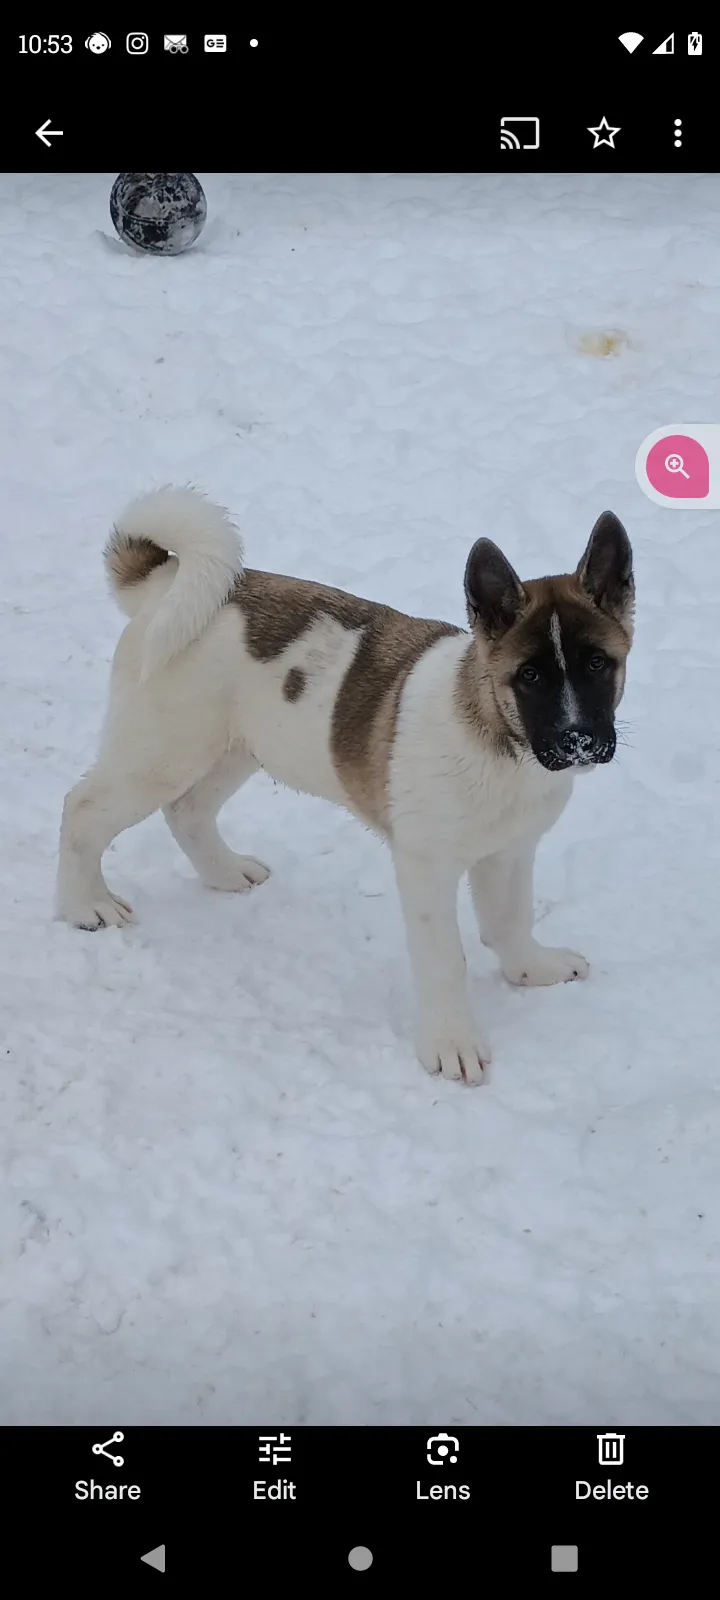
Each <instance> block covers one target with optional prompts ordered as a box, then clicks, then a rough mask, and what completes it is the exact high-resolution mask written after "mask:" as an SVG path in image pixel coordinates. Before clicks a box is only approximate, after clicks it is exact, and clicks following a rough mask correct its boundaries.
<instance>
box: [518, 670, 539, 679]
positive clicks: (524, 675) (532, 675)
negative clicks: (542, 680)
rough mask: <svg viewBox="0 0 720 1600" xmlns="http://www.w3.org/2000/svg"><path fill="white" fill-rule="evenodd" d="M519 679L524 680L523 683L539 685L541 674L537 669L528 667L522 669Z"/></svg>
mask: <svg viewBox="0 0 720 1600" xmlns="http://www.w3.org/2000/svg"><path fill="white" fill-rule="evenodd" d="M518 677H519V678H521V679H522V681H523V683H537V681H538V679H539V677H540V673H539V672H538V669H537V667H531V666H526V667H521V668H520V671H519V673H518Z"/></svg>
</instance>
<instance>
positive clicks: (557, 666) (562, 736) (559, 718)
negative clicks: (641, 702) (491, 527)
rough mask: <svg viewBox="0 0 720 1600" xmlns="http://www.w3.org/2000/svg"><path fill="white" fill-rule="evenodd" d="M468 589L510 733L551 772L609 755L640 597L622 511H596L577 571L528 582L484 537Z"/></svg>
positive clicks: (497, 709) (487, 674) (484, 662)
mask: <svg viewBox="0 0 720 1600" xmlns="http://www.w3.org/2000/svg"><path fill="white" fill-rule="evenodd" d="M465 596H466V600H467V607H468V617H469V619H470V625H471V627H472V629H473V633H474V635H475V639H476V645H477V649H478V652H479V655H480V658H481V672H482V679H483V681H484V684H485V685H486V687H487V688H489V690H490V693H491V697H492V703H493V713H494V715H495V716H496V717H497V718H498V719H500V721H501V723H502V724H503V725H504V727H503V730H502V731H503V733H504V736H505V738H506V739H508V740H509V741H510V742H511V743H512V744H513V745H514V746H515V747H516V748H517V747H521V748H523V747H524V748H528V747H529V748H530V749H531V750H532V752H533V754H534V756H535V758H536V760H537V761H539V762H540V764H541V766H543V767H546V768H547V770H548V771H550V772H559V771H560V770H561V769H562V768H564V767H591V766H595V765H596V764H597V763H599V762H607V761H612V758H613V756H614V754H615V711H616V709H617V706H618V705H619V703H620V700H621V698H622V693H623V689H624V686H625V660H626V657H627V654H628V651H629V649H630V646H631V644H632V636H633V611H634V599H635V589H634V583H633V570H632V551H631V549H630V541H629V539H628V536H627V534H626V532H625V529H624V528H623V526H622V523H620V522H619V521H618V519H617V517H616V516H614V515H613V513H612V512H611V511H604V512H603V514H602V516H601V517H599V518H598V521H597V522H596V524H595V527H594V528H593V531H592V533H591V535H590V539H589V541H588V545H587V549H586V551H585V554H584V555H583V557H582V559H581V561H580V563H579V565H578V568H577V571H576V572H574V573H572V574H566V575H563V576H561V577H554V578H533V579H531V580H530V581H529V582H527V583H522V582H521V581H520V579H519V577H518V575H517V573H516V572H514V571H513V568H512V567H511V566H510V563H509V561H507V560H506V559H505V556H504V555H503V554H502V551H500V550H499V549H498V547H497V545H496V544H493V542H492V540H491V539H478V541H477V543H476V544H475V545H473V548H472V550H471V551H470V555H469V557H468V562H467V567H466V570H465ZM498 732H500V728H499V727H498Z"/></svg>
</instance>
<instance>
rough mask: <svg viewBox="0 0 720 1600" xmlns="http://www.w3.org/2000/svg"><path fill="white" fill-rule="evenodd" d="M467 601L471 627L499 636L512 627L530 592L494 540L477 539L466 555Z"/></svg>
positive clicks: (489, 635)
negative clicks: (526, 592)
mask: <svg viewBox="0 0 720 1600" xmlns="http://www.w3.org/2000/svg"><path fill="white" fill-rule="evenodd" d="M465 600H466V602H467V611H468V618H469V621H470V626H471V628H479V629H480V630H481V631H482V632H483V633H484V634H486V636H487V638H488V639H497V638H498V637H499V635H500V634H501V633H504V632H505V631H506V629H507V628H510V627H512V624H513V622H515V620H516V618H517V616H518V615H519V613H520V611H521V610H522V608H523V606H524V605H525V604H526V601H527V595H526V594H525V590H524V589H523V586H522V584H521V582H520V579H519V577H518V575H517V573H516V572H515V571H514V569H513V568H512V567H511V565H510V562H509V561H508V560H506V558H505V556H504V555H503V553H502V550H499V549H498V547H497V545H496V544H493V541H492V539H478V540H477V541H476V543H475V544H474V545H473V547H472V550H471V551H470V554H469V556H468V558H467V566H466V568H465Z"/></svg>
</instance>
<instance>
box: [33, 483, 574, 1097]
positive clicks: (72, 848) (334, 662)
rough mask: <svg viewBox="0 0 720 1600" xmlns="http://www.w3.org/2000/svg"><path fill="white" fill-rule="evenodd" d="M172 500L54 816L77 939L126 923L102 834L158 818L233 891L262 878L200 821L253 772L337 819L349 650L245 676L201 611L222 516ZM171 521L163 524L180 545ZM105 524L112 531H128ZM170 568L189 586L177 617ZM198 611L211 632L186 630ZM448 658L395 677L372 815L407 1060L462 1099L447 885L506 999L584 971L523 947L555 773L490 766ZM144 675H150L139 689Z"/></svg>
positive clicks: (228, 558)
mask: <svg viewBox="0 0 720 1600" xmlns="http://www.w3.org/2000/svg"><path fill="white" fill-rule="evenodd" d="M171 493H175V494H177V491H174V492H171V491H165V492H164V494H163V496H162V497H160V499H158V498H157V497H156V498H155V501H154V512H153V514H154V516H155V519H156V520H155V522H154V523H153V522H152V518H151V519H150V524H151V525H152V526H155V528H156V531H157V534H158V538H159V537H160V529H161V527H162V529H163V533H162V538H163V539H167V540H168V544H169V547H170V548H172V549H174V550H176V552H177V554H178V556H179V569H177V570H176V569H175V564H174V563H169V564H166V565H165V566H163V567H160V568H158V569H156V570H155V571H154V572H153V573H152V574H151V575H150V576H149V577H148V578H147V580H146V581H145V582H144V584H142V585H140V586H139V587H138V589H137V590H136V591H134V597H135V602H136V603H135V608H134V609H135V614H134V616H133V617H132V619H131V621H130V622H129V624H128V626H127V628H126V629H125V632H124V633H123V635H122V638H121V639H120V642H119V644H118V647H117V650H116V653H115V659H114V662H113V669H112V676H111V688H110V704H109V707H108V714H107V719H106V723H105V728H104V732H103V736H102V740H101V745H100V751H99V754H98V759H97V763H96V765H95V767H94V768H93V769H92V771H91V772H90V773H89V774H88V775H87V777H85V778H84V779H83V780H82V781H81V782H80V783H79V784H77V785H76V787H75V788H74V789H73V790H71V792H70V794H69V795H68V796H67V798H66V801H65V808H64V812H63V823H62V831H61V845H60V863H59V871H58V914H59V915H60V916H61V917H64V918H66V919H67V920H68V921H70V922H73V923H75V924H76V925H78V926H83V927H90V928H96V927H98V926H102V925H103V924H108V923H114V924H118V925H121V924H123V923H124V922H126V921H127V920H128V918H129V917H130V915H131V912H130V908H129V907H128V906H127V905H126V903H125V902H124V901H121V900H119V899H118V898H117V897H116V896H114V895H112V894H111V892H110V891H109V890H108V888H107V885H106V884H105V881H104V879H103V876H102V870H101V859H102V855H103V852H104V850H105V849H106V848H107V846H108V845H109V843H110V842H111V840H112V839H113V838H114V837H115V836H116V834H118V833H119V832H121V831H123V829H125V828H129V827H132V826H133V825H134V824H135V823H137V822H140V821H141V820H142V819H143V818H144V817H146V816H148V815H149V814H150V813H151V812H153V811H155V810H157V809H158V808H162V809H163V812H164V815H165V817H166V819H167V821H168V823H169V826H170V827H171V829H172V832H173V834H174V836H175V838H176V840H177V842H178V844H179V845H180V846H181V848H182V849H183V850H184V851H185V853H186V854H187V855H188V857H189V859H190V860H191V861H192V863H193V865H194V866H195V867H196V869H197V871H198V872H199V873H200V875H201V877H202V878H203V879H204V881H205V882H206V883H208V884H210V885H211V886H212V887H213V888H217V889H229V890H234V891H238V890H239V891H243V890H246V889H247V888H249V887H250V885H251V884H253V883H260V882H262V881H263V878H264V877H266V876H267V868H266V867H264V866H263V865H262V863H260V862H256V861H255V860H254V859H253V858H252V857H246V856H238V855H236V854H235V853H234V852H233V851H231V850H230V849H229V848H228V846H227V845H226V844H225V843H224V841H223V840H222V839H221V838H220V835H219V833H218V831H217V826H216V817H217V813H218V811H219V809H220V807H221V806H222V805H223V804H224V803H225V801H226V800H227V799H228V798H229V797H230V795H231V794H232V793H234V791H235V790H236V789H237V788H238V787H239V786H240V785H241V784H242V783H243V782H245V781H246V779H247V778H248V777H250V776H251V775H252V773H253V772H255V771H256V770H257V769H258V767H263V768H264V769H265V770H266V771H267V772H268V773H270V774H271V776H273V777H275V778H277V779H278V780H280V781H281V782H283V783H285V784H288V785H290V786H291V787H293V788H297V789H302V790H305V791H307V792H309V793H311V794H315V795H320V796H323V797H324V798H326V799H328V800H331V801H334V802H336V803H339V804H342V805H345V806H346V807H348V809H352V807H351V805H350V802H349V799H348V796H347V795H346V793H345V791H344V789H343V787H342V784H341V782H340V779H339V777H338V774H337V772H336V770H335V767H334V764H333V761H332V755H331V721H332V715H333V709H334V705H335V701H336V698H337V693H338V689H339V687H340V684H341V683H342V680H343V678H344V676H345V673H346V672H347V669H348V666H349V665H350V663H351V661H352V660H353V658H354V655H355V653H356V651H357V648H358V644H359V642H360V637H361V635H360V633H359V632H352V631H351V630H348V629H345V628H343V627H342V626H341V625H340V624H339V623H338V622H336V621H334V620H333V619H332V618H329V617H320V618H318V619H317V620H316V622H315V623H314V625H313V626H312V627H311V628H310V629H309V630H308V631H307V633H306V634H305V635H303V636H302V637H301V638H300V639H299V640H297V641H295V642H294V643H292V644H290V645H289V646H288V647H287V649H286V650H285V651H284V652H282V654H281V655H279V656H277V657H276V658H275V659H273V660H271V661H269V662H265V663H261V662H258V661H257V660H255V659H253V657H252V656H251V655H250V653H249V652H248V650H247V648H246V646H245V642H244V633H245V624H244V620H243V616H242V612H241V610H240V608H239V607H237V606H222V602H221V601H220V600H219V598H218V597H219V596H220V595H221V593H222V592H223V585H226V584H227V583H228V581H229V577H230V575H231V573H232V572H234V571H236V570H237V562H238V561H239V541H238V540H237V536H236V535H235V533H234V530H232V527H231V524H230V523H229V522H227V521H226V519H225V516H224V513H222V512H220V511H217V510H216V509H215V508H212V507H209V506H208V504H207V502H205V501H203V500H201V499H200V498H199V497H194V498H192V499H191V498H190V496H189V493H188V492H187V491H185V492H183V493H182V494H181V497H180V499H178V500H172V501H171V499H170V498H168V497H169V496H170V494H171ZM173 505H177V507H178V510H179V512H180V513H181V516H180V522H181V525H182V526H181V530H180V537H178V527H177V525H176V523H175V522H174V521H172V518H171V515H170V512H171V506H173ZM131 516H132V517H134V518H136V521H135V522H134V524H132V523H131V525H134V526H135V527H136V528H137V531H138V532H139V533H142V534H143V535H144V536H145V537H152V535H151V534H150V533H149V522H148V502H146V503H145V510H144V511H143V510H142V503H140V504H139V505H137V506H136V508H135V511H134V512H133V513H132V514H131ZM171 521H172V526H171ZM121 526H122V528H123V530H124V531H125V532H127V531H128V518H127V515H126V517H125V518H124V519H123V520H122V524H121ZM195 536H196V542H195V543H194V539H195ZM214 539H215V540H216V542H215V543H213V540H214ZM183 565H185V570H186V572H195V573H198V572H201V573H203V572H204V574H205V582H204V588H203V594H202V598H201V601H200V602H198V604H197V605H196V606H195V609H194V610H193V604H192V601H191V596H190V594H189V592H188V588H187V585H183V582H182V577H183ZM168 569H170V570H168ZM211 606H212V609H211ZM203 608H204V609H205V611H206V612H209V613H210V614H209V616H208V618H207V621H206V623H205V625H204V627H202V628H201V627H200V625H199V622H198V619H199V617H200V615H201V614H202V612H203ZM183 638H184V639H185V641H186V643H185V647H184V648H183V646H182V645H181V643H180V640H181V639H183ZM467 646H468V636H467V635H466V634H462V635H459V636H449V637H446V638H443V639H441V640H440V641H439V642H438V643H436V644H435V645H433V646H432V647H431V648H430V649H429V650H428V651H427V652H426V653H425V655H423V656H422V657H421V659H420V661H419V662H418V663H417V665H416V666H415V667H414V668H413V670H412V672H411V673H410V675H409V677H408V679H407V682H406V684H405V687H404V690H403V694H402V697H401V701H400V706H399V711H398V719H397V729H396V736H395V742H394V746H393V749H392V752H391V758H390V769H389V811H390V833H391V848H392V851H393V859H394V865H395V871H396V877H397V882H398V888H399V892H400V897H401V901H402V907H403V913H404V916H405V922H406V928H407V937H408V946H409V951H410V957H411V961H412V966H413V971H414V977H415V986H416V991H417V1026H416V1039H417V1050H418V1055H419V1057H420V1060H421V1061H422V1062H423V1064H424V1066H425V1067H426V1068H427V1069H428V1071H430V1072H441V1073H442V1074H443V1075H444V1076H445V1077H448V1078H453V1079H460V1078H463V1077H464V1079H465V1080H466V1081H467V1082H469V1083H479V1082H481V1081H482V1077H483V1067H484V1064H485V1063H486V1062H487V1061H488V1060H489V1051H488V1048H487V1045H486V1044H485V1041H484V1040H483V1038H482V1037H481V1035H480V1034H479V1032H478V1030H477V1028H476V1026H475V1023H474V1021H473V1019H472V1017H471V1014H470V1011H469V1007H468V1001H467V996H466V983H465V957H464V954H463V949H462V944H461V941H460V934H459V929H458V921H457V891H458V885H459V882H460V879H461V877H462V876H463V874H464V873H465V872H468V871H469V872H470V881H471V889H472V894H473V900H474V903H475V908H476V911H477V915H478V919H479V922H480V927H481V933H482V935H483V938H484V940H485V942H486V943H488V944H490V945H492V947H493V948H494V949H495V950H496V951H497V952H498V955H499V956H500V960H501V963H502V966H503V970H504V971H505V973H506V976H507V977H508V978H509V979H510V981H511V982H514V983H523V984H532V983H541V984H544V983H553V982H561V981H567V980H568V979H570V978H573V977H583V976H584V975H585V973H586V972H587V963H586V962H585V961H584V959H583V957H582V956H577V955H575V954H574V953H573V952H572V951H565V950H546V949H544V948H543V947H542V946H540V945H538V944H537V943H536V942H535V940H534V939H533V938H532V920H533V916H532V862H533V856H534V852H535V847H536V844H537V841H538V839H539V838H540V837H541V835H542V834H543V833H545V832H546V831H547V829H548V828H550V827H552V825H553V823H554V822H555V821H556V819H557V817H558V816H559V815H560V813H561V811H562V810H563V808H564V806H565V805H566V804H567V801H568V799H569V796H570V793H571V790H572V782H573V779H572V774H571V773H569V772H567V771H563V772H559V773H550V772H546V771H545V770H544V768H542V767H541V766H539V764H538V763H537V762H536V761H535V760H534V759H532V758H531V757H527V758H523V759H520V760H519V761H514V760H512V759H510V758H506V757H501V756H498V755H497V754H495V753H493V752H492V751H491V750H490V749H489V748H487V747H485V746H484V745H483V744H482V743H481V741H480V740H479V738H478V737H477V735H476V734H475V733H474V732H472V731H471V730H470V728H469V727H468V726H466V724H465V723H464V722H463V721H462V720H461V718H460V716H459V715H458V711H457V708H456V703H455V691H456V682H457V674H458V668H459V666H460V663H461V660H462V658H463V655H464V653H465V651H466V649H467ZM168 652H169V656H168ZM150 660H153V661H156V662H159V661H163V662H164V664H163V665H162V666H160V665H157V666H156V667H155V670H153V671H152V673H150V672H149V666H148V663H149V661H150ZM291 667H297V668H299V669H301V670H302V671H303V672H304V673H305V674H306V680H307V681H306V685H305V688H304V691H303V693H302V695H301V696H300V698H299V700H298V701H297V702H295V703H290V702H288V700H287V699H286V698H285V697H284V696H283V692H282V686H283V683H284V681H285V679H286V677H287V673H288V671H289V670H290V668H291Z"/></svg>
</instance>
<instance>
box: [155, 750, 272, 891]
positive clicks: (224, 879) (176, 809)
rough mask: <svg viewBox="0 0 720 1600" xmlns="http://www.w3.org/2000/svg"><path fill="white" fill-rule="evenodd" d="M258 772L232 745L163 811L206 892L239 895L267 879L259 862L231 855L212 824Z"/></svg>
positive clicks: (266, 869) (265, 869)
mask: <svg viewBox="0 0 720 1600" xmlns="http://www.w3.org/2000/svg"><path fill="white" fill-rule="evenodd" d="M257 770H258V764H257V762H256V761H255V759H254V757H253V756H251V755H250V752H249V751H248V750H247V749H246V748H245V746H244V745H242V744H237V745H233V747H232V748H231V749H230V750H228V751H226V752H225V754H224V755H222V756H221V757H220V759H219V760H218V761H216V762H215V765H214V766H213V767H211V768H210V771H209V772H206V774H205V776H204V777H203V778H200V779H199V781H198V782H197V783H194V784H193V785H192V788H190V789H188V790H187V791H186V793H185V794H182V795H180V797H179V799H177V800H173V801H172V802H171V804H170V805H167V806H163V816H164V818H165V821H166V822H167V825H168V827H169V829H170V832H171V833H172V835H173V838H174V839H175V840H176V841H177V843H178V844H179V846H180V849H181V850H184V852H185V855H186V856H187V858H188V861H191V862H192V865H193V866H194V868H195V871H196V872H197V873H198V875H199V877H201V878H202V881H203V883H206V884H207V886H208V888H210V889H228V890H231V891H234V892H235V893H236V894H238V893H240V894H243V893H244V892H245V891H246V890H247V889H251V888H252V887H253V884H257V883H264V882H265V879H266V878H267V877H269V875H270V869H269V867H265V866H263V863H262V861H256V860H255V859H254V857H253V856H241V855H237V854H236V852H235V851H234V850H231V849H230V846H229V845H227V844H226V843H225V841H224V839H222V838H221V837H220V834H219V833H218V828H217V820H216V819H217V815H218V812H219V811H220V809H221V807H222V806H224V804H225V802H226V800H229V799H230V796H231V795H233V794H235V792H236V790H237V789H239V788H240V786H241V784H243V783H246V782H247V779H248V778H250V777H252V774H253V773H254V772H257Z"/></svg>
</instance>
